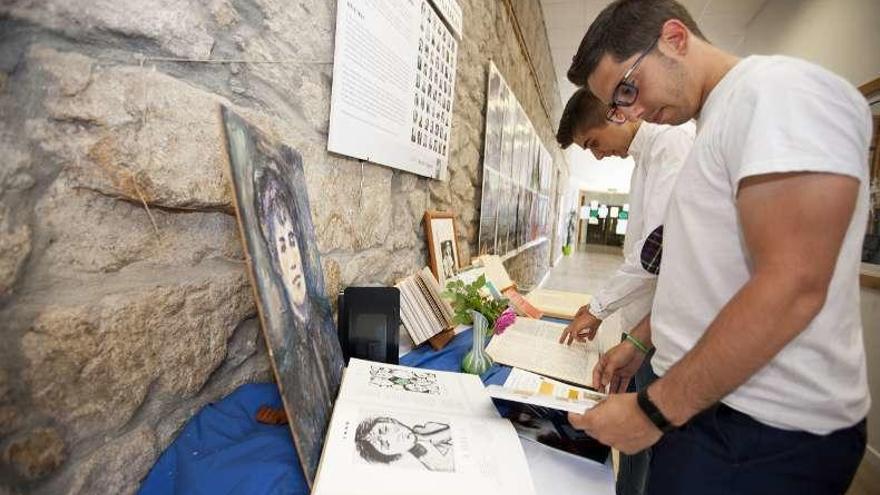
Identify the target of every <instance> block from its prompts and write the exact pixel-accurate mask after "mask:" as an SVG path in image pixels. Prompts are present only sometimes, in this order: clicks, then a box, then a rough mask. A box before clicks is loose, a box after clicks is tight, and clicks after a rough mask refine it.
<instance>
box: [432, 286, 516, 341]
mask: <svg viewBox="0 0 880 495" xmlns="http://www.w3.org/2000/svg"><path fill="white" fill-rule="evenodd" d="M485 285H486V276H485V275H480V276H479V277H477V279H476V280H474V281H473V282H472V283H470V284H465V283H464V282H462V281H461V280H453V281H450V282H449V283H447V284H446V290H445V291H443V294H442V296H443V297H444V298H446V299H448V300H449V301H450V304H451V305H452V309H453V311H454V312H455V317H454V318H453V322H455V323H457V324H460V325H470V324H472V323H473V321H472V320H471V315H470V313H469V311H470V310H474V311H477V312H479V313H481V314H482V315H483V316H485V317H486V319H487V320H489V328H490V329H491V328H492V327H493V326H494V325H495V320H496V319H497V318H498V315H500V314H501V312H502V311H504V310H505V309H507V304H508V301H507V299H494V298H492V297H491V296H487V295H484V294H483V293H481V292H480V289H482V288H483V287H485Z"/></svg>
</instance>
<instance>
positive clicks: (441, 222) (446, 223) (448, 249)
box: [425, 211, 459, 289]
mask: <svg viewBox="0 0 880 495" xmlns="http://www.w3.org/2000/svg"><path fill="white" fill-rule="evenodd" d="M425 239H426V240H427V242H428V255H429V258H430V267H431V271H432V272H433V273H434V276H435V277H437V282H439V284H440V287H443V288H444V289H445V288H446V281H447V280H449V279H450V278H452V277H454V276H455V275H456V274H457V273H458V266H459V265H458V242H457V241H456V239H457V236H456V231H455V214H453V213H451V212H445V211H426V212H425Z"/></svg>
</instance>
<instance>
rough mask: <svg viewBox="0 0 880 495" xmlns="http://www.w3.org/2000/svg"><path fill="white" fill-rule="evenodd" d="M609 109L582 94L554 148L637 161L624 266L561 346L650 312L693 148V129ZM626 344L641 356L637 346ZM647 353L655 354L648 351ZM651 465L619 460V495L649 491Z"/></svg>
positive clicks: (645, 380) (643, 456)
mask: <svg viewBox="0 0 880 495" xmlns="http://www.w3.org/2000/svg"><path fill="white" fill-rule="evenodd" d="M608 110H609V108H608V106H607V105H605V104H604V103H602V102H601V101H599V100H598V99H597V98H596V97H595V96H594V95H593V94H592V93H590V91H589V90H588V89H585V88H580V89H578V90H577V91H575V93H574V94H573V95H572V96H571V98H569V100H568V103H566V105H565V110H564V111H563V112H562V118H561V119H560V121H559V130H558V131H557V133H556V141H557V142H558V143H559V145H560V146H561V147H562V148H563V149H566V148H568V147H569V146H571V145H572V144H576V145H577V146H580V147H581V148H582V149H584V150H590V151H591V152H592V153H593V155H594V156H595V157H596V158H597V159H599V160H602V159H604V158H606V157H609V156H616V157H619V158H626V157H628V156H632V158H633V161H634V162H635V167H634V168H633V173H632V177H631V179H630V191H629V201H630V210H629V213H630V215H629V220H628V222H627V225H626V237H625V240H624V244H623V257H624V262H623V263H621V265H620V267H619V268H618V269H617V271H616V272H615V273H614V275H613V276H612V277H611V279H609V280H608V282H606V283H605V285H603V286H602V289H601V290H600V291H599V292H598V293H597V294H595V295H594V296H593V299H592V301H591V302H590V304H589V305H587V306H583V307H582V308H580V310H579V311H578V313H577V315H576V316H575V318H574V320H573V321H572V322H571V323H570V324H569V325H568V326H567V327H566V328H565V330H564V331H563V332H562V335H560V337H559V341H560V342H565V343H568V344H571V343H572V342H573V341H574V340H581V341H583V340H585V339H590V340H592V339H593V338H594V337H595V335H596V331H597V330H598V328H599V325H601V324H602V320H604V319H606V318H608V317H609V316H611V315H612V314H614V313H615V312H617V311H620V314H621V317H620V321H621V328H622V329H623V330H624V331H625V332H629V331H630V330H631V329H632V328H633V327H635V326H636V325H637V324H638V323H639V322H640V321H641V320H642V319H643V318H644V317H645V315H647V314H648V313H649V312H650V310H651V304H652V301H653V299H654V289H655V287H656V281H657V272H658V271H659V268H660V266H659V259H660V250H659V247H660V246H661V245H662V235H663V217H664V215H665V213H666V206H667V205H668V203H669V197H670V195H671V194H672V188H673V186H674V185H675V181H676V178H677V177H678V172H679V170H681V167H682V165H683V164H684V160H685V158H686V157H687V155H688V153H689V152H690V150H691V147H692V146H693V144H694V131H695V129H694V125H693V123H690V122H689V123H686V124H684V125H680V126H668V125H657V124H649V123H647V122H643V121H641V120H636V121H632V122H623V123H621V124H615V123H613V122H610V121H609V119H608V116H609V114H608ZM626 342H627V343H626V345H631V346H636V347H634V348H635V349H639V347H637V344H634V343H633V341H632V340H627V341H626ZM641 351H642V352H643V353H645V354H647V353H648V352H649V351H648V349H647V348H645V347H644V346H642V347H641ZM627 378H629V377H627ZM633 378H634V380H635V385H636V390H639V389H641V388H644V387H646V386H647V385H648V384H649V383H650V381H651V380H652V378H653V377H652V372H651V370H650V365H649V364H648V363H645V364H644V365H643V366H642V367H641V368H640V369H639V370H638V372H637V373H635V375H634V376H633ZM624 381H628V380H618V382H617V383H615V384H614V385H613V388H614V387H619V389H617V388H615V390H614V391H625V390H626V387H627V383H624ZM649 462H650V457H649V453H648V451H647V450H645V451H642V452H637V453H633V455H622V456H621V459H620V465H619V470H618V476H617V494H618V495H638V494H641V493H643V492H644V486H645V482H646V478H647V473H648V463H649Z"/></svg>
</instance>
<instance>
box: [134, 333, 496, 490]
mask: <svg viewBox="0 0 880 495" xmlns="http://www.w3.org/2000/svg"><path fill="white" fill-rule="evenodd" d="M471 343H472V334H471V331H470V330H466V331H464V332H462V333H460V334H458V335H456V336H455V338H453V340H452V341H451V342H449V344H447V345H446V347H444V348H443V349H442V350H440V351H437V352H435V351H434V350H432V349H431V348H430V347H429V346H427V345H426V346H421V347H418V348H416V349H414V350H412V351H411V352H410V353H408V354H406V355H405V356H403V357H402V358H401V359H400V364H402V365H405V366H414V367H419V368H425V369H433V370H440V371H459V370H460V366H461V359H462V357H464V355H465V353H466V352H467V351H468V350H470V348H471ZM509 374H510V368H509V367H507V366H499V365H494V366H492V368H490V369H489V370H488V371H487V372H486V373H484V374H483V375H482V376H481V378H482V379H483V382H485V383H487V384H491V383H495V384H499V385H500V384H502V383H504V380H506V379H507V376H508V375H509ZM263 404H268V405H270V406H275V407H281V397H280V396H279V395H278V389H277V387H276V386H275V384H274V383H259V384H249V385H242V386H241V387H239V388H238V389H236V390H235V391H234V392H233V393H231V394H229V395H228V396H227V397H225V398H224V399H223V400H221V401H220V402H217V403H215V404H209V405H208V406H205V407H204V408H203V409H202V410H201V411H199V413H198V414H197V415H196V416H194V417H193V418H192V419H191V420H190V422H189V423H188V424H187V425H186V426H185V427H184V429H183V430H182V431H181V432H180V434H179V435H178V437H177V438H176V439H175V440H174V442H173V443H172V444H171V445H169V446H168V448H167V449H166V450H165V452H164V453H163V454H162V456H161V457H159V460H158V461H156V464H155V465H154V466H153V469H152V470H151V471H150V473H149V474H148V475H147V478H146V479H145V480H144V482H143V483H142V484H141V488H140V492H139V493H140V494H141V495H158V494H162V495H165V494H177V493H180V494H196V495H197V494H203V493H204V494H212V495H220V494H230V495H232V494H249V495H250V494H253V495H261V494H267V495H268V494H273V495H274V494H284V495H287V494H307V493H309V489H308V485H307V484H306V482H305V478H303V474H302V470H301V468H300V466H299V460H298V458H297V454H296V450H295V449H294V447H293V439H292V437H291V435H290V429H289V428H288V427H287V426H283V427H279V426H269V425H263V424H260V423H257V421H256V420H255V419H254V416H255V415H256V412H257V409H258V408H259V407H260V406H261V405H263Z"/></svg>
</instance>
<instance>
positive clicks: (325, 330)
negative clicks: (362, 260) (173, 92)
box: [221, 107, 343, 485]
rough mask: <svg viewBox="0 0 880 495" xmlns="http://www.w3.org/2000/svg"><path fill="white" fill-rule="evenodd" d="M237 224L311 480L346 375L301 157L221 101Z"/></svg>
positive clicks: (302, 461) (268, 342)
mask: <svg viewBox="0 0 880 495" xmlns="http://www.w3.org/2000/svg"><path fill="white" fill-rule="evenodd" d="M221 112H222V116H223V122H224V128H225V133H226V147H227V152H228V156H229V170H230V178H231V181H232V186H233V187H232V189H233V191H234V194H233V197H234V199H235V206H236V213H237V216H238V221H239V229H240V231H241V237H242V240H243V243H244V247H245V250H246V252H247V254H248V261H249V269H250V275H251V283H252V285H253V287H254V293H255V296H256V300H257V308H258V310H259V313H260V321H261V323H262V328H263V334H264V336H265V340H266V345H267V346H268V347H269V353H270V356H271V357H272V367H273V369H274V371H275V378H276V381H277V383H278V388H279V391H280V392H281V398H282V400H283V402H284V409H285V411H286V412H287V416H288V420H289V421H288V422H289V425H290V429H291V432H292V434H293V439H294V444H295V446H296V450H297V453H298V454H299V460H300V464H301V465H302V468H303V472H304V474H305V477H306V479H307V480H308V482H309V484H310V485H311V484H312V482H313V481H314V478H315V474H316V472H317V469H318V462H319V460H320V457H321V450H322V447H323V442H324V436H325V434H326V431H327V426H328V424H329V422H330V413H331V412H332V408H333V402H334V400H335V399H336V393H337V391H338V389H339V382H340V380H341V378H342V367H343V360H342V350H341V348H340V346H339V341H338V338H337V335H336V327H335V325H334V323H333V319H332V315H331V311H330V305H329V303H328V301H327V298H326V296H325V293H324V292H325V291H324V278H323V273H322V271H321V262H320V258H319V255H318V250H317V244H316V242H315V234H314V228H313V226H312V220H311V218H312V216H311V211H310V207H309V199H308V194H307V191H306V182H305V176H304V174H303V168H302V158H301V157H300V155H299V153H297V152H296V151H294V150H292V149H291V148H289V147H287V146H284V145H280V144H277V143H273V142H270V141H269V139H268V138H267V137H266V136H265V135H264V134H262V133H260V132H259V131H258V130H257V129H255V128H254V127H252V126H251V125H250V124H248V123H247V122H245V121H244V120H243V119H242V118H241V117H239V116H238V115H236V114H235V113H233V112H232V111H230V110H229V109H228V108H226V107H222V108H221Z"/></svg>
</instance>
